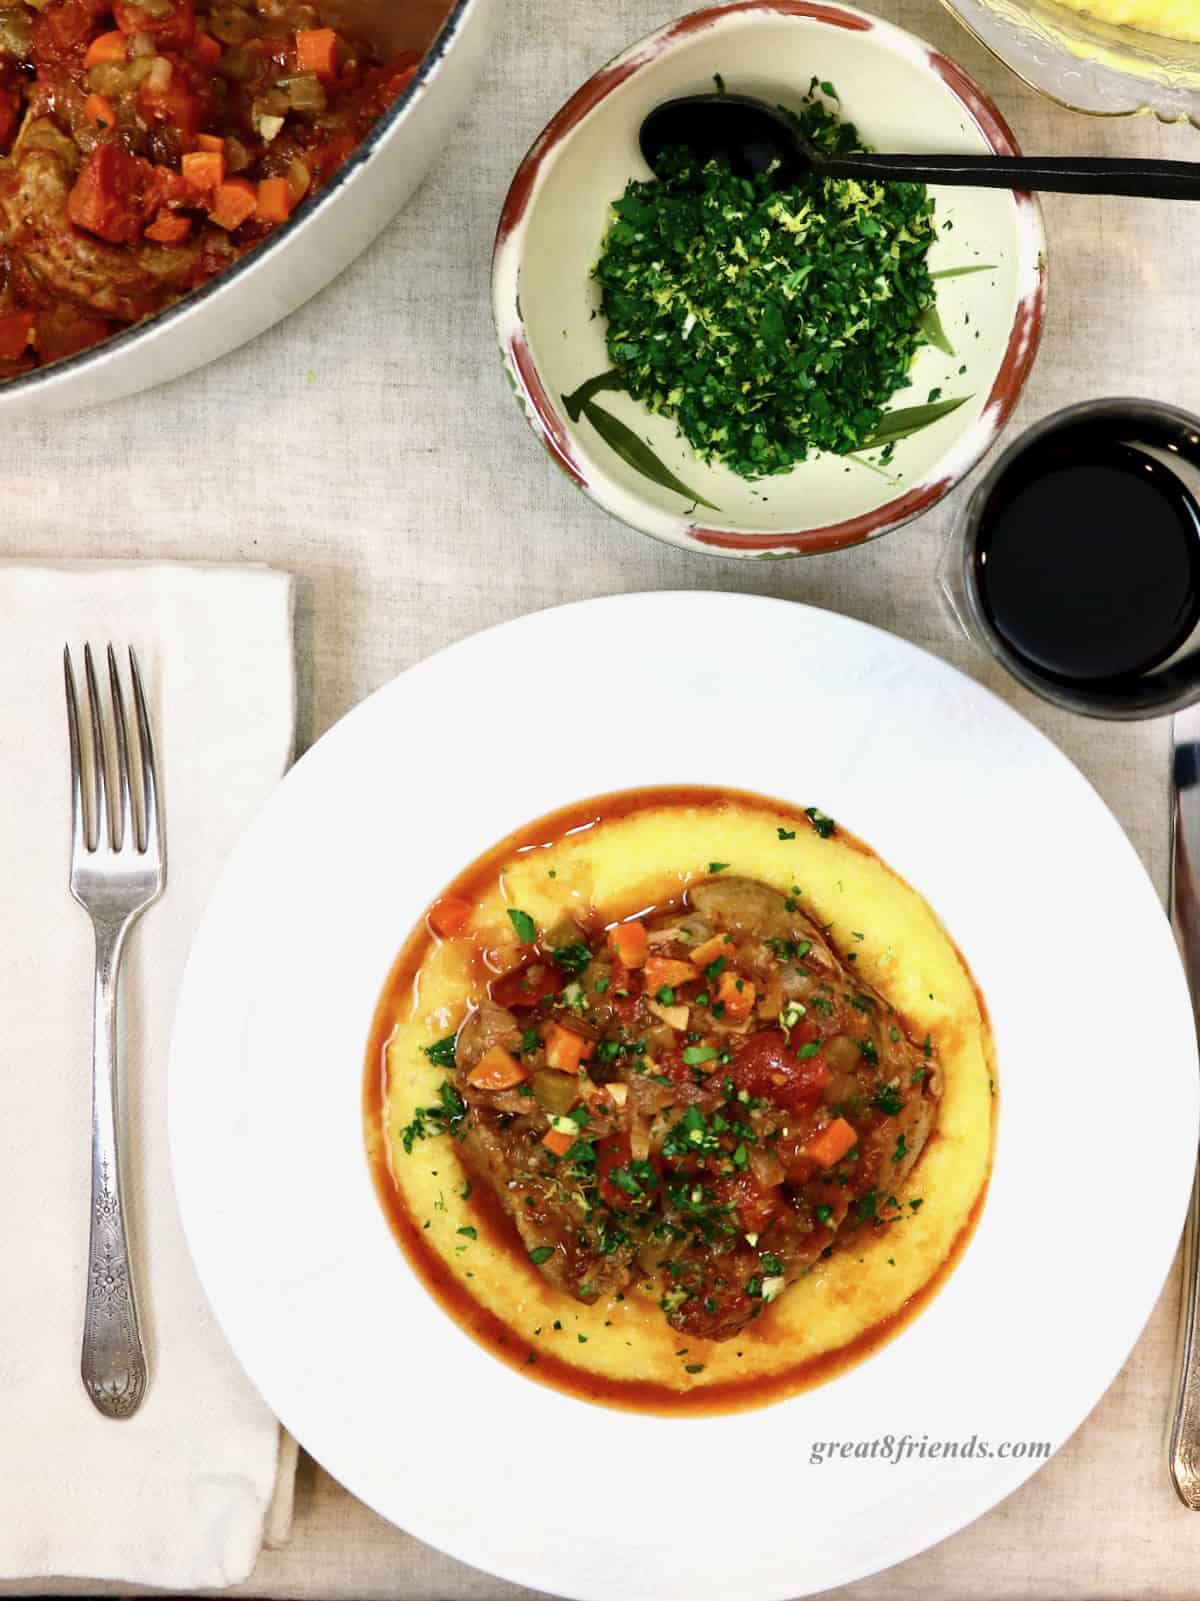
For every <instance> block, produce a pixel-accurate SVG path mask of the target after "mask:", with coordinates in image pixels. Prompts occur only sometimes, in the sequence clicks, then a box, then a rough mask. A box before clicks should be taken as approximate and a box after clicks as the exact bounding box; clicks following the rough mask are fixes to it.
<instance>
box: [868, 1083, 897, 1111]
mask: <svg viewBox="0 0 1200 1601" xmlns="http://www.w3.org/2000/svg"><path fill="white" fill-rule="evenodd" d="M871 1105H872V1106H873V1107H874V1108H875V1110H876V1111H877V1112H882V1113H883V1114H884V1115H885V1116H886V1117H895V1115H896V1113H897V1112H899V1111H902V1110H903V1107H904V1097H903V1096H902V1095H901V1094H900V1091H899V1090H898V1089H897V1088H896V1086H895V1085H894V1084H877V1085H876V1086H875V1091H874V1094H873V1095H872V1096H871Z"/></svg>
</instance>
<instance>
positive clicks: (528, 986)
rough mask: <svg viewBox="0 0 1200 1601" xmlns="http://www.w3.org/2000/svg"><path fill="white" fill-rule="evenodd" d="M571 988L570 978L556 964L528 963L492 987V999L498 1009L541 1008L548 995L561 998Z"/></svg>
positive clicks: (515, 969)
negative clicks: (568, 981) (562, 993)
mask: <svg viewBox="0 0 1200 1601" xmlns="http://www.w3.org/2000/svg"><path fill="white" fill-rule="evenodd" d="M566 986H567V975H566V974H565V973H564V972H563V971H562V969H561V968H559V967H555V966H554V964H553V963H552V962H526V963H525V965H524V966H523V967H515V968H514V969H513V970H512V972H511V973H505V975H504V977H503V978H498V979H496V980H495V981H494V983H493V984H492V989H491V996H492V999H493V1000H494V1001H495V1003H496V1005H497V1006H507V1007H508V1009H509V1010H510V1011H512V1010H513V1009H514V1008H518V1009H519V1008H520V1007H522V1006H537V1005H538V1004H539V1002H541V1001H544V1000H545V999H546V997H547V996H548V995H558V994H560V993H561V992H562V991H563V990H564V989H565V988H566Z"/></svg>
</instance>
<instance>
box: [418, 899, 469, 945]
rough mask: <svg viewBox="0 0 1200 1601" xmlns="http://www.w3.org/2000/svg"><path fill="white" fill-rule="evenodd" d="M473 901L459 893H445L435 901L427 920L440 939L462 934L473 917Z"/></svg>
mask: <svg viewBox="0 0 1200 1601" xmlns="http://www.w3.org/2000/svg"><path fill="white" fill-rule="evenodd" d="M471 910H472V908H471V903H470V901H464V900H463V899H462V897H461V896H459V895H445V896H443V897H442V899H441V900H440V901H434V903H433V905H432V906H431V907H430V908H429V915H428V917H427V918H426V921H427V922H428V924H429V927H430V929H431V931H432V932H433V933H434V934H436V935H437V937H438V938H439V939H452V938H453V937H454V935H455V934H461V933H462V931H463V929H464V928H466V926H467V923H468V922H469V921H470V917H471Z"/></svg>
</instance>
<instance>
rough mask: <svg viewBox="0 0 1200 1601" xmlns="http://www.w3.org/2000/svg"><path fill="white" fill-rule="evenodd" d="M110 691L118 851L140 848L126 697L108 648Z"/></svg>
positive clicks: (111, 649)
mask: <svg viewBox="0 0 1200 1601" xmlns="http://www.w3.org/2000/svg"><path fill="white" fill-rule="evenodd" d="M108 689H109V694H110V695H111V696H112V709H113V725H114V727H115V729H116V736H117V796H118V800H119V803H120V813H121V835H120V839H119V841H118V843H117V849H118V850H124V849H125V847H126V846H127V845H128V846H131V847H132V848H133V849H134V850H137V848H138V840H137V834H136V833H135V832H134V827H133V800H132V797H131V795H130V789H129V741H128V738H127V736H126V732H125V697H124V695H123V694H122V693H121V680H120V679H119V678H118V677H117V658H116V657H115V656H114V655H113V648H112V646H111V645H109V647H108Z"/></svg>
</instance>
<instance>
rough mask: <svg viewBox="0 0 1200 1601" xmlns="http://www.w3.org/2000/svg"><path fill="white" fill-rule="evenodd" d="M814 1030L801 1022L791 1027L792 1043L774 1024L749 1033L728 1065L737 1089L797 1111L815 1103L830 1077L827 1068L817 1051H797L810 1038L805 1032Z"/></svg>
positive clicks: (813, 1031)
mask: <svg viewBox="0 0 1200 1601" xmlns="http://www.w3.org/2000/svg"><path fill="white" fill-rule="evenodd" d="M806 1031H807V1032H809V1033H810V1034H815V1032H816V1031H815V1029H812V1028H811V1026H809V1027H808V1028H807V1030H806V1028H805V1025H804V1024H803V1023H801V1024H800V1025H799V1026H798V1027H797V1028H794V1029H792V1031H791V1043H790V1044H789V1043H788V1040H787V1039H786V1038H785V1037H784V1034H783V1031H782V1030H781V1029H777V1028H767V1029H760V1030H759V1031H758V1032H757V1033H755V1034H751V1035H750V1036H749V1038H748V1039H747V1040H746V1042H745V1044H744V1045H743V1046H742V1048H741V1050H739V1051H738V1053H737V1055H736V1056H735V1057H734V1059H733V1062H732V1064H731V1065H730V1067H729V1068H728V1070H727V1071H728V1074H729V1077H730V1078H732V1080H733V1082H734V1083H735V1084H736V1085H737V1087H738V1089H739V1090H746V1091H747V1092H748V1093H749V1094H751V1095H753V1096H757V1097H759V1098H761V1099H762V1100H765V1101H774V1102H775V1104H776V1105H778V1106H786V1107H790V1108H792V1109H793V1110H796V1111H800V1110H801V1109H803V1108H804V1107H812V1106H816V1105H817V1103H818V1102H819V1101H820V1099H821V1094H822V1091H823V1090H824V1088H825V1085H826V1083H827V1082H828V1079H829V1068H828V1066H827V1065H826V1063H825V1062H824V1061H823V1060H822V1057H821V1055H820V1053H819V1052H818V1053H817V1054H816V1055H813V1056H809V1057H801V1056H799V1055H798V1054H797V1052H798V1050H800V1049H801V1048H802V1047H803V1046H804V1045H806V1044H808V1043H809V1041H806V1040H804V1039H803V1038H802V1037H801V1036H802V1034H803V1033H804V1032H806Z"/></svg>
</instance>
